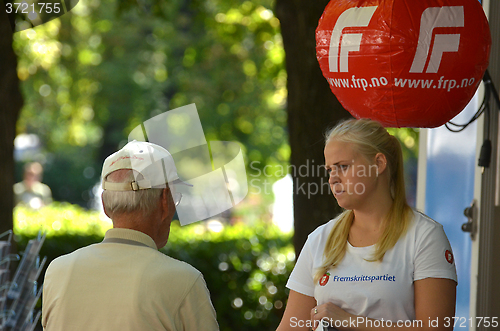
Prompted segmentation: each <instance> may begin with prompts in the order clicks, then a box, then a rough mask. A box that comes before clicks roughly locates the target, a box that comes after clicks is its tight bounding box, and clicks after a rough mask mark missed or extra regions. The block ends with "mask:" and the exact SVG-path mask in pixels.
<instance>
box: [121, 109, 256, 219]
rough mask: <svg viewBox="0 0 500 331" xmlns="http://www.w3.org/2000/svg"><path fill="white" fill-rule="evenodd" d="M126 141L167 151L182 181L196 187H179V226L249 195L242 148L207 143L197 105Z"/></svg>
mask: <svg viewBox="0 0 500 331" xmlns="http://www.w3.org/2000/svg"><path fill="white" fill-rule="evenodd" d="M128 140H129V141H131V140H138V141H149V142H151V143H154V144H157V145H160V146H162V147H163V148H165V149H166V150H168V151H169V152H170V153H171V154H172V158H173V160H174V162H175V166H176V168H177V173H178V175H179V177H180V178H181V179H182V180H183V181H185V182H187V183H189V184H190V185H192V186H188V185H182V184H176V185H175V192H176V193H181V194H182V199H181V201H180V203H179V205H178V206H177V215H178V216H179V222H180V223H181V225H186V224H190V223H194V222H197V221H201V220H204V219H207V218H210V217H212V216H215V215H218V214H220V213H222V212H224V211H226V210H228V209H230V208H232V207H234V206H236V205H237V204H238V203H240V202H241V201H242V200H243V199H244V198H245V197H246V195H247V193H248V183H247V176H246V169H245V162H244V159H243V152H242V151H241V148H240V146H239V144H238V143H236V142H228V141H211V142H210V143H208V142H207V141H206V139H205V134H204V132H203V128H202V126H201V121H200V118H199V116H198V112H197V110H196V105H195V104H190V105H187V106H183V107H180V108H176V109H174V110H170V111H167V112H165V113H162V114H160V115H157V116H155V117H153V118H150V119H149V120H147V121H145V122H144V123H143V124H141V125H139V126H137V127H135V128H134V129H133V130H132V131H131V132H130V134H129V137H128ZM165 173H166V171H165ZM162 175H163V174H159V176H162Z"/></svg>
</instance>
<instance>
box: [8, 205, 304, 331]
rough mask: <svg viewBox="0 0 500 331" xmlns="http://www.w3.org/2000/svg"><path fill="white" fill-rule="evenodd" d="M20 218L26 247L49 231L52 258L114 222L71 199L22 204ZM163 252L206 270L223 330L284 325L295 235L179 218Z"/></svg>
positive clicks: (46, 248) (19, 234)
mask: <svg viewBox="0 0 500 331" xmlns="http://www.w3.org/2000/svg"><path fill="white" fill-rule="evenodd" d="M14 222H15V233H16V239H17V241H18V246H19V249H20V250H22V249H23V247H25V245H26V243H27V241H28V240H29V238H33V237H34V236H36V235H37V233H38V231H44V232H45V233H46V234H47V238H46V239H45V243H44V245H43V247H42V250H41V253H40V255H41V256H47V258H48V260H49V262H50V261H51V260H53V259H54V258H56V257H57V256H60V255H62V254H67V253H69V252H72V251H74V250H75V249H78V248H80V247H83V246H86V245H89V244H92V243H97V242H99V241H101V240H102V237H103V235H104V233H105V231H106V230H107V229H108V228H109V227H110V224H109V223H106V221H104V220H102V219H101V216H100V215H99V213H98V212H88V211H85V210H83V209H82V208H80V207H78V206H73V205H69V204H56V205H53V206H49V207H45V208H43V209H41V210H40V211H37V212H35V211H30V210H28V209H26V208H23V207H16V209H15V221H14ZM162 252H164V253H165V254H168V255H169V256H172V257H174V258H177V259H179V260H183V261H185V262H187V263H189V264H191V265H193V266H194V267H195V268H197V269H198V270H200V271H201V272H202V273H203V275H204V277H205V280H206V282H207V286H208V288H209V290H210V294H211V297H212V302H213V304H214V307H215V310H216V311H217V320H218V321H219V325H220V329H221V330H222V331H226V330H255V329H261V330H271V329H275V328H276V327H277V325H278V324H279V321H280V320H281V316H282V315H283V311H284V306H285V302H286V298H287V296H288V291H287V290H286V289H285V283H286V280H287V279H288V276H289V274H290V272H291V269H292V267H293V263H294V260H295V254H294V251H293V246H292V244H291V235H290V234H288V235H284V234H282V233H280V232H279V230H277V229H276V228H274V227H272V226H269V225H267V224H265V223H263V222H257V223H254V224H253V225H252V226H249V225H244V224H238V225H235V226H227V227H225V228H224V230H222V231H221V232H212V231H210V230H208V229H207V227H206V224H205V223H203V222H201V223H195V224H192V225H189V226H186V227H180V226H179V224H178V222H174V223H173V224H172V227H171V232H170V238H169V242H168V244H167V246H166V247H165V248H164V249H162ZM42 277H43V276H42Z"/></svg>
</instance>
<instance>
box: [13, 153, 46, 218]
mask: <svg viewBox="0 0 500 331" xmlns="http://www.w3.org/2000/svg"><path fill="white" fill-rule="evenodd" d="M42 175H43V167H42V165H41V164H40V163H38V162H31V163H27V164H26V165H25V166H24V177H23V181H22V182H19V183H16V184H14V202H15V204H16V205H17V204H22V205H24V206H28V207H30V208H32V209H40V208H42V207H44V206H47V205H49V204H50V203H51V202H52V192H51V190H50V188H49V187H48V186H47V185H45V184H43V183H41V180H42Z"/></svg>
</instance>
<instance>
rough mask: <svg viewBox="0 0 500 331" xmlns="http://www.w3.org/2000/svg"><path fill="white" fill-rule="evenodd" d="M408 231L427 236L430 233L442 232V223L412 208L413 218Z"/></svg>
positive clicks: (419, 235)
mask: <svg viewBox="0 0 500 331" xmlns="http://www.w3.org/2000/svg"><path fill="white" fill-rule="evenodd" d="M410 232H413V233H414V234H415V236H416V237H417V238H418V237H421V236H427V235H429V234H431V233H440V232H444V229H443V225H442V224H441V223H439V222H437V221H436V220H434V219H432V218H431V217H429V216H427V215H426V214H424V213H422V212H421V211H418V210H413V220H412V224H411V226H410Z"/></svg>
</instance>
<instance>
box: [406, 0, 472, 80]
mask: <svg viewBox="0 0 500 331" xmlns="http://www.w3.org/2000/svg"><path fill="white" fill-rule="evenodd" d="M463 26H464V7H463V6H448V7H446V6H445V7H431V8H427V9H426V10H425V11H424V12H423V13H422V18H421V19H420V32H419V35H418V46H417V50H416V52H415V58H414V59H413V63H412V65H411V68H410V72H416V73H421V72H424V67H425V63H426V62H427V57H428V56H429V51H430V48H431V40H432V36H433V34H432V32H433V30H434V29H435V28H449V27H463ZM459 46H460V34H458V33H455V34H437V33H436V34H435V35H434V44H433V47H432V52H431V58H430V60H429V64H428V65H427V70H426V72H428V73H436V72H438V69H439V66H440V65H441V58H442V57H443V53H444V52H458V47H459Z"/></svg>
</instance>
